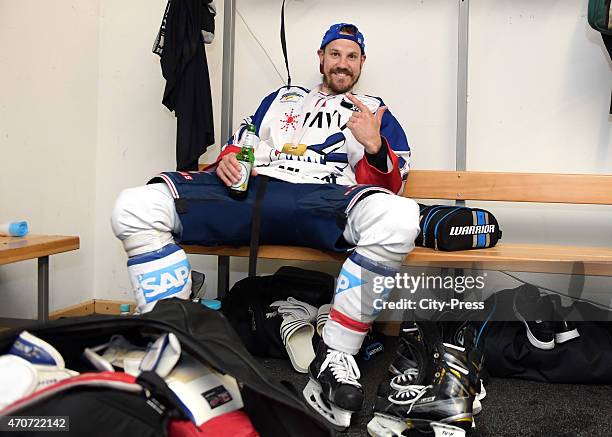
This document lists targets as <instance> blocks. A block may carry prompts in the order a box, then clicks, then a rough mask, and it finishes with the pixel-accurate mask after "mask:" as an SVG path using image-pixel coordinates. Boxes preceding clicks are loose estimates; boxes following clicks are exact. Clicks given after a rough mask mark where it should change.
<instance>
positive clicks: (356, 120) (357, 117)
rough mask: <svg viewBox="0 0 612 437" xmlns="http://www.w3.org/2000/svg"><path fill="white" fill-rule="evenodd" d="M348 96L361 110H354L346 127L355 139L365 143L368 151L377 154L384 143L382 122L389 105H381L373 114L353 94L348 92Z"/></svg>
mask: <svg viewBox="0 0 612 437" xmlns="http://www.w3.org/2000/svg"><path fill="white" fill-rule="evenodd" d="M346 98H347V99H349V100H350V101H351V102H352V103H353V105H355V106H356V107H357V108H359V110H360V111H361V112H353V114H352V115H351V118H349V120H348V122H347V123H346V127H348V128H349V130H350V131H351V133H352V134H353V136H354V137H355V139H356V140H357V141H359V143H360V144H362V145H363V147H364V148H365V150H366V152H368V153H369V154H372V155H374V154H376V153H377V152H378V151H379V150H380V147H381V145H382V142H381V139H380V124H381V122H382V118H383V115H384V113H385V111H386V110H387V107H386V106H381V107H380V108H378V110H377V111H376V114H372V112H370V110H369V109H368V107H367V106H366V105H364V104H363V103H362V102H361V101H360V100H359V99H358V98H356V97H355V96H353V95H352V94H350V93H347V94H346Z"/></svg>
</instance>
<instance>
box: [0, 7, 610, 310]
mask: <svg viewBox="0 0 612 437" xmlns="http://www.w3.org/2000/svg"><path fill="white" fill-rule="evenodd" d="M165 4H166V1H165V0H148V1H145V0H132V1H130V2H120V1H117V0H103V1H93V0H90V1H86V2H85V1H80V2H76V1H72V2H71V1H68V0H63V1H59V0H58V1H55V2H53V3H52V5H51V3H50V2H49V3H47V2H35V1H32V0H29V1H17V0H13V1H10V0H0V11H1V15H0V24H1V26H0V29H1V30H0V37H2V38H0V65H1V66H2V68H0V144H1V145H2V155H1V156H2V159H1V160H0V163H1V164H0V166H1V169H2V172H1V174H0V178H1V179H0V180H1V181H2V183H0V196H1V197H0V200H1V205H2V207H1V208H2V209H1V210H0V218H2V217H6V218H13V217H26V218H28V219H29V220H30V221H31V223H32V225H33V230H34V231H35V232H41V233H43V232H44V233H65V234H78V235H80V236H81V241H82V244H81V245H82V248H81V250H80V251H78V252H74V253H72V254H64V255H59V256H56V257H52V259H51V263H52V271H51V278H52V283H51V285H52V287H53V290H52V298H51V306H52V308H59V307H64V306H68V305H70V304H74V303H77V302H80V301H84V300H87V299H90V298H92V297H94V296H95V297H96V298H106V299H116V300H123V299H130V298H131V292H130V287H129V280H128V277H127V274H126V270H125V261H126V260H125V255H124V253H123V251H122V249H121V245H120V244H119V242H118V241H117V240H116V239H115V238H114V237H113V236H112V233H111V231H110V226H109V218H108V217H109V215H110V211H111V208H112V204H113V201H114V199H115V198H116V196H117V194H118V193H119V191H120V190H121V189H123V188H125V187H129V186H134V185H139V184H142V183H144V182H145V181H146V180H147V178H149V177H150V176H151V175H152V174H155V173H156V172H158V171H160V170H163V169H170V168H173V167H174V136H175V124H176V123H175V119H174V116H173V114H171V113H169V112H168V110H167V109H166V108H164V107H163V106H162V105H161V97H162V94H163V87H164V81H163V78H162V77H161V71H160V67H159V60H158V58H157V56H156V55H154V54H152V53H151V46H152V43H153V40H154V38H155V35H156V33H157V29H158V28H159V24H160V22H161V18H162V15H163V11H164V8H165ZM586 4H587V0H577V1H572V2H567V1H566V2H563V1H557V0H541V1H538V2H530V1H526V0H522V1H521V0H519V1H517V0H486V1H485V0H472V1H471V2H470V52H469V104H468V168H469V169H472V170H491V171H541V172H546V171H548V172H579V173H611V172H612V171H611V170H612V158H611V154H610V146H611V145H612V138H611V131H610V126H611V125H612V122H611V120H610V118H609V117H608V116H607V115H606V111H607V105H608V103H609V102H608V100H607V99H608V98H609V90H610V85H611V80H612V75H610V72H611V64H610V62H609V61H607V60H606V56H607V54H606V53H605V50H604V48H603V44H602V42H601V40H600V39H599V38H598V36H597V34H596V33H595V32H594V31H591V30H590V28H589V27H588V25H587V23H586V17H585V11H586ZM217 6H218V9H219V16H218V18H217V21H216V24H217V35H216V39H215V42H214V43H213V44H212V45H209V46H207V47H206V50H207V54H208V61H209V68H210V71H211V83H212V88H213V89H212V91H213V102H214V106H215V115H216V119H215V123H216V126H217V132H216V134H217V145H216V146H215V147H213V148H211V150H210V151H209V153H208V154H207V156H206V157H204V158H203V161H210V160H211V159H213V158H214V156H215V154H216V152H217V151H218V144H219V143H220V139H221V138H223V139H225V133H221V132H220V131H219V126H220V118H219V113H220V106H221V104H220V99H221V60H222V30H223V19H222V14H223V2H222V1H221V0H218V1H217ZM237 8H238V11H239V13H240V14H239V15H238V16H237V18H236V67H235V72H236V73H235V101H234V125H237V124H238V123H239V121H240V119H241V118H242V117H243V116H244V115H247V114H250V113H252V112H253V111H254V110H255V108H256V106H257V104H258V103H259V101H260V100H261V98H262V97H263V96H264V95H266V94H267V93H268V92H270V91H272V90H273V89H276V88H277V87H279V86H281V85H282V84H283V81H284V77H285V71H284V62H283V58H282V52H281V49H280V42H279V14H280V10H279V9H280V2H278V1H276V0H274V1H273V0H239V1H238V2H237ZM240 15H242V17H244V20H245V21H246V23H247V24H248V26H249V27H250V28H251V30H252V32H253V33H254V34H255V35H256V37H257V38H258V39H259V40H260V41H261V42H262V45H263V46H264V48H265V50H266V51H267V52H268V53H269V54H270V56H271V58H272V61H273V62H274V64H275V65H276V67H277V68H278V70H279V71H280V72H281V76H282V78H281V77H279V75H278V74H277V73H276V71H275V69H274V68H273V66H272V64H271V63H270V61H269V60H268V59H267V58H266V57H265V55H264V53H263V51H262V48H261V47H260V46H259V45H258V44H257V43H255V41H254V39H253V37H252V36H251V34H250V33H249V32H248V31H247V28H246V25H245V23H244V22H243V20H242V19H241V17H240ZM286 20H287V41H288V45H289V56H290V63H291V64H290V65H291V70H292V73H293V80H294V83H299V84H303V85H305V86H313V85H315V84H316V83H317V82H318V81H319V74H318V61H317V58H316V49H317V48H318V45H319V43H320V40H321V38H322V35H323V33H324V31H325V30H326V29H327V27H328V26H329V24H330V23H332V22H337V21H349V22H354V23H355V24H357V25H358V26H359V27H360V29H361V30H362V31H363V33H364V34H365V39H366V52H367V55H368V59H367V62H366V64H365V69H364V73H363V75H362V79H361V81H360V84H359V86H358V90H359V91H362V92H366V93H369V94H374V95H379V96H381V97H383V98H384V100H385V102H386V103H387V104H388V105H389V107H390V109H391V111H392V112H393V113H394V114H395V115H396V117H397V118H398V119H399V120H400V122H401V123H402V125H403V126H404V128H405V130H406V133H407V135H408V139H409V141H410V143H411V145H412V149H413V157H414V159H413V168H421V169H454V166H455V159H454V158H455V130H456V80H457V74H456V71H457V22H458V1H449V0H427V1H423V0H419V1H417V0H381V1H378V2H371V1H368V0H335V1H333V2H330V1H328V0H292V1H291V0H290V1H288V2H287V7H286ZM7 135H8V137H7ZM17 161H19V162H23V166H22V167H19V168H18V167H17V166H15V165H14V162H17ZM8 163H11V164H10V165H9V164H8ZM26 166H27V167H26ZM23 168H27V170H28V173H31V174H32V175H34V176H32V175H29V174H28V173H25V172H24V170H23ZM24 174H25V176H24ZM28 176H29V177H28ZM17 178H21V179H19V185H18V187H19V191H17V189H16V187H17V185H16V183H15V181H16V180H18V179H17ZM41 181H43V182H42V183H41ZM487 206H488V207H489V208H491V209H493V210H494V211H495V213H496V214H497V215H498V216H500V219H501V220H502V223H503V225H504V230H505V231H506V232H505V237H504V238H505V239H507V240H508V241H511V240H515V241H526V240H531V239H536V240H538V241H554V240H556V241H557V242H566V243H572V242H575V243H579V244H593V245H596V244H602V245H606V246H610V244H611V243H612V241H611V238H612V233H611V232H610V227H611V226H612V225H610V221H609V219H608V217H609V214H610V208H608V207H586V206H585V207H574V206H572V207H563V206H555V207H549V206H546V207H544V206H538V205H531V206H527V207H522V206H521V207H520V208H519V207H517V206H516V205H509V206H506V205H497V204H488V205H487ZM521 208H527V210H528V213H529V214H528V215H527V214H526V213H525V212H524V210H523V209H521ZM525 217H528V218H527V220H528V221H527V222H526V221H525ZM576 223H586V225H585V226H576V225H575V224H576ZM593 229H596V230H597V231H594V230H593ZM191 260H192V264H193V265H194V268H196V269H199V270H204V271H205V272H207V274H208V276H209V283H208V286H209V289H212V290H214V289H215V288H216V278H215V277H214V275H215V260H214V258H212V257H202V256H192V257H191ZM24 264H25V265H23V266H21V265H14V266H4V267H1V268H0V291H1V292H0V303H1V305H2V308H3V310H2V312H5V310H4V309H6V311H9V310H10V311H11V312H14V313H19V314H18V315H23V313H26V312H27V313H29V314H30V315H33V314H34V310H35V305H34V299H33V297H32V298H30V297H29V295H28V297H27V298H26V297H23V296H24V294H25V293H26V291H24V290H26V289H27V292H29V293H31V294H32V296H33V295H34V293H35V276H34V275H32V274H31V272H32V269H33V268H34V267H35V265H34V264H35V263H33V262H31V263H29V264H31V265H28V263H24ZM278 265H279V263H274V262H261V267H262V269H261V270H262V272H269V271H273V270H275V269H276V267H277V266H278ZM232 266H233V267H234V271H233V276H232V277H233V279H237V278H240V277H242V276H244V272H245V271H246V263H245V262H244V261H233V264H232ZM307 266H308V267H312V268H315V267H316V265H314V264H308V265H307ZM325 268H326V269H327V270H328V271H331V272H334V271H336V270H337V266H335V265H333V264H329V265H326V266H325ZM30 290H31V291H30Z"/></svg>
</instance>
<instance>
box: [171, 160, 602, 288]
mask: <svg viewBox="0 0 612 437" xmlns="http://www.w3.org/2000/svg"><path fill="white" fill-rule="evenodd" d="M402 195H403V196H405V197H410V198H412V199H445V200H459V201H465V200H476V201H502V202H536V203H567V204H595V205H612V176H610V175H572V174H548V173H490V172H475V171H463V172H462V171H431V170H412V171H411V172H410V174H409V176H408V181H407V182H406V185H405V189H404V191H403V193H402ZM429 203H431V202H429ZM490 209H491V211H492V212H493V213H494V214H495V209H494V208H490ZM526 221H527V220H526ZM500 226H501V228H502V230H503V229H504V223H503V221H502V222H501V223H500ZM602 231H603V230H602ZM505 238H506V239H508V238H509V236H508V235H505ZM183 248H184V249H185V251H186V252H187V253H190V254H200V255H215V256H217V258H218V281H219V282H218V293H219V296H223V295H224V294H225V293H226V292H227V291H228V287H229V260H230V257H233V256H236V257H248V256H249V248H248V247H229V246H219V247H204V246H192V245H184V246H183ZM259 258H262V259H279V260H301V261H335V262H342V261H343V260H344V259H345V258H346V254H341V253H332V252H324V251H320V250H315V249H310V248H302V247H291V246H261V247H260V249H259ZM404 264H405V265H407V266H421V267H447V268H470V269H486V270H510V271H516V272H548V273H574V274H575V273H580V274H585V275H601V276H612V248H608V247H582V246H567V245H563V244H562V242H560V244H558V245H542V244H522V243H521V244H518V243H507V242H505V241H504V240H502V241H500V242H499V243H498V245H497V246H495V247H493V248H489V249H478V250H466V251H458V252H442V251H434V250H433V249H429V248H423V247H417V248H415V250H414V251H413V252H411V253H410V254H409V255H408V256H407V257H406V259H405V261H404Z"/></svg>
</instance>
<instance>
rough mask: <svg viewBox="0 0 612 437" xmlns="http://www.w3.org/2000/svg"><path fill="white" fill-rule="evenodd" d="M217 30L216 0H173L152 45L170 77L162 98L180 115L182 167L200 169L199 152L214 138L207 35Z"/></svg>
mask: <svg viewBox="0 0 612 437" xmlns="http://www.w3.org/2000/svg"><path fill="white" fill-rule="evenodd" d="M209 4H211V5H210V6H209ZM212 33H214V7H212V0H169V1H168V5H167V6H166V12H165V14H164V20H163V22H162V26H161V29H160V31H159V34H158V36H157V39H156V41H155V45H154V47H153V52H154V53H156V54H158V55H159V56H160V58H161V69H162V75H163V76H164V79H166V88H165V90H164V97H163V99H162V103H163V104H164V106H166V107H167V108H168V109H169V110H170V111H174V114H175V116H176V119H177V129H176V169H177V170H181V171H188V170H197V169H198V158H199V157H200V155H202V154H203V153H204V152H205V151H206V149H207V148H208V146H210V145H212V144H213V143H214V142H215V133H214V125H213V111H212V97H211V90H210V78H209V73H208V63H207V61H206V52H205V50H204V37H203V35H210V34H212Z"/></svg>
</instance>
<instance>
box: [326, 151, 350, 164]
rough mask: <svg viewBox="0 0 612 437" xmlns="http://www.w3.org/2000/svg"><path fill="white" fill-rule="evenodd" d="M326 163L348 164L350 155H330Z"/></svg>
mask: <svg viewBox="0 0 612 437" xmlns="http://www.w3.org/2000/svg"><path fill="white" fill-rule="evenodd" d="M325 162H344V163H346V164H348V155H347V154H346V153H330V154H328V155H327V156H326V157H325Z"/></svg>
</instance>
